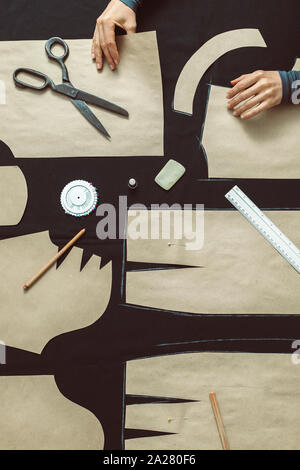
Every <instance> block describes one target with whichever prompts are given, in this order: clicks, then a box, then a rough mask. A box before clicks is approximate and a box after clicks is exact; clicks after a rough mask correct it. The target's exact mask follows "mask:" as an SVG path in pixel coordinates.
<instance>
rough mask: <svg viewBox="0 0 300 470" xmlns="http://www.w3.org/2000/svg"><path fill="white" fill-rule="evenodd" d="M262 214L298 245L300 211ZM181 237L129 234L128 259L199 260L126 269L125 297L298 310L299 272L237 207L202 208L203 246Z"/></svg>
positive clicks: (251, 310) (171, 304)
mask: <svg viewBox="0 0 300 470" xmlns="http://www.w3.org/2000/svg"><path fill="white" fill-rule="evenodd" d="M265 214H266V215H267V216H268V217H270V218H271V219H272V221H273V222H274V223H275V224H276V225H277V226H278V228H280V229H281V230H282V231H283V232H284V233H285V235H286V236H287V237H288V238H290V240H291V241H293V243H294V244H295V245H296V246H298V247H299V246H300V213H299V212H292V211H284V212H283V211H281V212H280V211H265ZM150 215H151V214H150V211H149V212H148V216H149V217H150ZM131 217H132V216H130V214H129V224H130V221H131ZM173 220H174V219H171V222H172V223H173ZM149 226H150V222H149ZM198 230H201V227H198ZM172 233H173V228H172V230H171V234H172ZM170 242H171V246H169V243H170ZM186 242H187V240H185V239H183V240H174V238H172V237H171V238H170V240H163V239H160V240H142V239H138V240H132V239H131V238H130V237H129V238H128V241H127V250H128V251H127V256H128V261H140V262H148V263H152V262H159V263H168V264H180V265H186V266H200V268H198V269H197V268H189V267H187V268H184V269H171V270H167V271H164V270H153V271H151V270H147V271H142V272H128V273H127V278H126V279H127V281H126V301H127V302H128V303H132V304H138V305H143V306H148V307H155V308H162V309H170V310H176V311H184V312H189V313H211V314H222V313H223V314H300V289H299V283H300V277H299V274H298V273H297V272H296V271H295V270H294V269H293V268H292V266H291V265H290V264H289V263H288V262H287V261H286V260H285V259H284V258H283V257H282V256H281V255H280V254H279V253H278V252H277V251H276V250H275V249H274V248H273V247H272V246H271V245H270V243H268V242H267V241H266V240H265V239H264V238H263V237H262V236H261V235H260V234H259V233H258V231H257V230H255V229H254V228H253V227H252V226H251V224H249V222H248V221H247V220H246V219H244V217H242V216H241V215H240V214H239V213H238V212H236V211H205V213H204V245H203V248H202V249H199V250H196V251H192V250H191V251H188V250H186V249H185V246H183V245H184V244H185V243H186Z"/></svg>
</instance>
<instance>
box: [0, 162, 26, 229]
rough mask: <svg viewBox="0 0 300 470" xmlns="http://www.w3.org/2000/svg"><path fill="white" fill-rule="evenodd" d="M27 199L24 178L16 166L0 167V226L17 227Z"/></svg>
mask: <svg viewBox="0 0 300 470" xmlns="http://www.w3.org/2000/svg"><path fill="white" fill-rule="evenodd" d="M27 198H28V191H27V183H26V179H25V176H24V175H23V173H22V171H21V170H20V168H19V167H18V166H0V225H17V224H18V223H19V222H20V221H21V219H22V217H23V214H24V212H25V208H26V204H27Z"/></svg>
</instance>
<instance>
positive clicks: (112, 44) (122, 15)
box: [92, 0, 136, 70]
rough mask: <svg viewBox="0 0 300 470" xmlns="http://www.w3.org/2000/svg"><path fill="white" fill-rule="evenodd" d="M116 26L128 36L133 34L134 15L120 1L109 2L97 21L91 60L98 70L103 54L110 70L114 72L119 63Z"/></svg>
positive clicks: (134, 29) (101, 64) (101, 63)
mask: <svg viewBox="0 0 300 470" xmlns="http://www.w3.org/2000/svg"><path fill="white" fill-rule="evenodd" d="M116 26H119V27H120V28H122V29H124V30H125V31H126V33H128V34H129V33H135V31H136V14H135V12H134V11H133V10H132V9H131V8H129V7H128V6H127V5H125V3H123V2H121V1H120V0H111V2H109V4H108V5H107V7H106V9H105V10H104V11H103V13H102V14H101V15H100V16H99V18H98V19H97V23H96V28H95V32H94V37H93V43H92V59H93V60H95V62H96V67H97V69H98V70H101V69H102V68H103V54H104V56H105V57H106V60H107V62H108V64H109V66H110V68H111V69H112V70H115V69H116V66H117V65H118V64H119V62H120V56H119V52H118V49H117V45H116V38H115V27H116Z"/></svg>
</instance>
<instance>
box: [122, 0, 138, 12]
mask: <svg viewBox="0 0 300 470" xmlns="http://www.w3.org/2000/svg"><path fill="white" fill-rule="evenodd" d="M121 2H123V3H125V5H127V6H128V7H130V8H131V9H132V10H133V11H136V10H137V9H138V7H139V6H140V5H141V3H142V0H121Z"/></svg>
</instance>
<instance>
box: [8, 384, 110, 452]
mask: <svg viewBox="0 0 300 470" xmlns="http://www.w3.org/2000/svg"><path fill="white" fill-rule="evenodd" d="M0 399H1V407H0V429H1V432H0V449H1V450H100V449H102V448H103V442H104V435H103V430H102V427H101V424H100V423H99V421H98V420H97V418H96V417H95V416H94V415H93V414H92V413H91V412H90V411H88V410H86V409H85V408H82V407H81V406H79V405H76V404H75V403H73V402H71V401H69V400H67V399H66V398H65V397H64V396H63V395H62V394H61V393H60V392H59V390H58V388H57V386H56V384H55V381H54V378H53V377H52V376H28V377H0Z"/></svg>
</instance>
